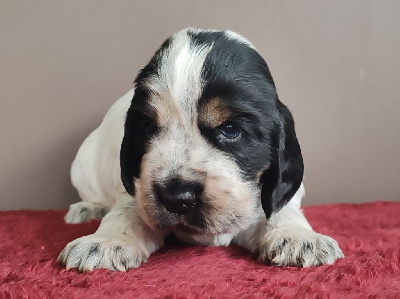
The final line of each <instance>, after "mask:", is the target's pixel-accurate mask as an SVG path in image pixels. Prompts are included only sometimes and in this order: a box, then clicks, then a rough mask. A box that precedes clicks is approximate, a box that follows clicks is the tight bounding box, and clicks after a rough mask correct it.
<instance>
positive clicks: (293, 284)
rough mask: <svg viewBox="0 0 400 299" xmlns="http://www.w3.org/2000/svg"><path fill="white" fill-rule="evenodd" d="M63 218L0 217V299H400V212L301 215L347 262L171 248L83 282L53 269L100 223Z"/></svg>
mask: <svg viewBox="0 0 400 299" xmlns="http://www.w3.org/2000/svg"><path fill="white" fill-rule="evenodd" d="M64 214H65V212H64V211H10V212H0V238H1V244H2V245H1V251H0V298H74V297H77V298H78V297H79V298H208V297H214V298H215V297H217V298H221V297H222V298H238V297H247V298H254V297H256V298H257V297H260V298H261V297H262V298H266V297H275V298H294V297H295V298H305V297H306V298H328V297H329V298H400V265H399V262H400V203H399V202H375V203H367V204H361V205H355V204H335V205H326V206H315V207H307V208H305V214H306V216H307V218H308V219H309V221H310V223H311V225H312V226H313V227H314V228H315V229H316V230H317V231H318V232H321V233H326V234H328V235H330V236H332V237H333V238H335V239H336V240H337V241H338V242H339V244H340V247H341V248H342V250H343V252H344V254H345V256H346V257H345V258H344V259H341V260H338V261H337V262H336V263H335V264H334V265H330V266H329V265H328V266H321V267H313V268H308V269H299V268H292V267H286V268H277V267H272V266H266V265H263V264H260V263H258V262H257V261H256V260H255V258H254V256H252V255H251V254H249V252H247V251H246V250H244V249H242V248H240V247H238V246H235V245H231V246H229V247H227V248H223V247H220V248H215V247H203V246H187V245H182V244H172V245H168V246H166V247H164V248H163V249H161V250H159V251H157V252H156V253H154V254H153V255H152V256H151V257H150V258H149V261H148V262H147V263H145V264H144V265H143V266H142V267H141V268H139V269H132V270H129V271H128V272H110V271H107V270H96V271H93V272H89V273H86V274H80V273H78V272H77V271H76V270H70V271H66V270H65V269H64V268H63V267H62V266H61V265H59V264H58V263H57V262H56V258H57V256H58V254H59V252H60V251H61V250H62V249H63V248H64V246H65V245H66V244H67V243H68V242H69V241H71V240H73V239H75V238H77V237H80V236H83V235H86V234H90V233H93V232H94V231H95V230H96V228H97V226H98V224H99V222H98V221H92V222H91V223H85V224H79V225H67V224H65V223H64V221H63V216H64Z"/></svg>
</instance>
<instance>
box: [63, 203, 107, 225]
mask: <svg viewBox="0 0 400 299" xmlns="http://www.w3.org/2000/svg"><path fill="white" fill-rule="evenodd" d="M108 212H109V208H108V207H105V206H103V205H100V204H97V203H94V202H85V201H80V202H77V203H74V204H72V205H70V206H69V210H68V213H67V215H65V217H64V219H65V222H66V223H81V222H85V221H90V220H92V219H102V218H103V217H104V216H105V215H106V214H107V213H108Z"/></svg>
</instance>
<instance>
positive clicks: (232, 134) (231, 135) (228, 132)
mask: <svg viewBox="0 0 400 299" xmlns="http://www.w3.org/2000/svg"><path fill="white" fill-rule="evenodd" d="M218 131H219V132H220V134H219V136H218V137H219V138H221V139H222V138H224V139H231V140H232V139H236V138H238V137H239V136H240V129H239V128H238V127H237V126H235V125H233V124H229V123H228V124H223V125H221V126H219V127H218Z"/></svg>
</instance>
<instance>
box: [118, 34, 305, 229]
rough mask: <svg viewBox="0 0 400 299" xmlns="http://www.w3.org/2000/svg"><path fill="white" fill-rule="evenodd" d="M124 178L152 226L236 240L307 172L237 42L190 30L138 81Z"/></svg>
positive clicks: (265, 73) (285, 117) (251, 55)
mask: <svg viewBox="0 0 400 299" xmlns="http://www.w3.org/2000/svg"><path fill="white" fill-rule="evenodd" d="M135 84H136V90H135V95H134V97H133V100H132V104H131V107H130V109H129V111H128V114H127V119H126V124H125V135H124V140H123V143H122V147H121V177H122V181H123V183H124V186H125V188H126V189H127V191H128V192H129V193H130V194H132V195H134V196H135V202H136V204H137V206H138V208H139V209H141V211H142V217H143V218H144V220H145V221H146V222H147V223H148V224H149V225H151V226H152V227H157V228H160V229H166V230H169V229H172V230H174V229H177V230H186V231H189V232H192V233H211V234H221V233H233V232H235V231H238V230H241V229H244V228H246V227H247V226H248V225H249V224H250V223H252V222H254V221H255V220H256V218H257V217H258V215H257V214H258V213H259V212H260V211H262V209H261V205H262V207H263V209H264V211H265V213H266V214H267V217H269V215H270V214H271V213H272V212H273V211H275V210H277V209H279V208H280V207H282V206H283V205H284V204H285V203H286V202H287V201H288V200H290V198H291V196H292V195H293V194H294V193H295V191H296V190H297V188H298V187H299V185H300V183H301V179H302V175H303V164H302V160H301V153H300V147H299V146H298V143H297V139H296V135H295V133H294V125H293V120H292V118H291V115H290V112H289V111H288V110H287V109H286V107H285V106H284V105H283V104H282V103H280V102H279V100H278V97H277V94H276V90H275V86H274V83H273V80H272V77H271V75H270V72H269V70H268V67H267V65H266V63H265V61H264V60H263V59H262V58H261V56H260V55H259V54H258V53H257V51H256V50H255V49H254V47H253V46H252V45H251V44H250V43H249V42H248V41H246V40H245V39H244V38H242V37H240V36H239V35H237V34H235V33H232V32H229V31H225V32H219V31H204V30H197V29H186V30H183V31H180V32H178V33H177V34H175V35H174V36H172V37H171V38H169V39H168V40H167V41H165V42H164V44H163V45H162V46H161V47H160V48H159V50H158V51H157V52H156V54H155V55H154V57H153V58H152V59H151V61H150V62H149V64H148V65H147V66H146V67H145V68H144V69H142V71H141V72H140V73H139V75H138V77H137V78H136V80H135Z"/></svg>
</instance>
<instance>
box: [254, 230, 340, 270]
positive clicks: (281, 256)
mask: <svg viewBox="0 0 400 299" xmlns="http://www.w3.org/2000/svg"><path fill="white" fill-rule="evenodd" d="M260 247H261V248H260V257H261V259H262V260H263V261H264V262H266V263H268V264H273V265H277V266H297V267H311V266H319V265H323V264H333V262H334V261H335V260H336V259H338V258H343V257H344V255H343V252H342V250H341V249H340V248H339V246H338V244H337V242H336V241H335V240H334V239H332V238H330V237H328V236H325V235H322V234H319V233H316V232H315V231H310V230H307V229H305V228H289V229H288V228H286V229H276V230H273V231H271V232H269V233H267V234H266V235H265V236H264V239H263V240H262V243H261V246H260Z"/></svg>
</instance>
